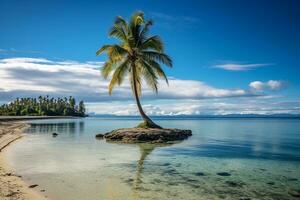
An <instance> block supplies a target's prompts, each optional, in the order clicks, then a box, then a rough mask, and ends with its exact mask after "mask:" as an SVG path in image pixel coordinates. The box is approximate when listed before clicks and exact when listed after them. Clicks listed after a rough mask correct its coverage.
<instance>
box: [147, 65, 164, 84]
mask: <svg viewBox="0 0 300 200" xmlns="http://www.w3.org/2000/svg"><path fill="white" fill-rule="evenodd" d="M145 62H146V63H148V64H149V65H150V66H151V67H152V68H153V70H154V71H155V72H156V73H157V75H158V76H159V77H161V78H163V79H165V81H166V83H167V84H168V85H169V81H168V77H167V75H166V74H165V72H164V71H163V69H162V68H161V66H160V64H158V63H157V62H156V61H154V60H150V61H145Z"/></svg>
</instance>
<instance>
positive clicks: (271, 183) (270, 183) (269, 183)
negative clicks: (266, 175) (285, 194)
mask: <svg viewBox="0 0 300 200" xmlns="http://www.w3.org/2000/svg"><path fill="white" fill-rule="evenodd" d="M267 184H268V185H275V183H274V182H267Z"/></svg>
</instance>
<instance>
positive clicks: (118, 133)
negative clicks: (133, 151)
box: [103, 128, 192, 143]
mask: <svg viewBox="0 0 300 200" xmlns="http://www.w3.org/2000/svg"><path fill="white" fill-rule="evenodd" d="M191 135H192V131H191V130H180V129H160V128H124V129H117V130H113V131H111V132H108V133H105V134H104V136H103V137H104V138H105V139H106V141H115V142H123V143H143V142H150V143H167V142H170V141H178V140H184V139H186V138H188V137H189V136H191Z"/></svg>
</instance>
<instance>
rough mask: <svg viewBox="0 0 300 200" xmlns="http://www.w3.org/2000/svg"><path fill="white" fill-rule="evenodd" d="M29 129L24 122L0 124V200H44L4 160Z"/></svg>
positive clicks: (41, 195)
mask: <svg viewBox="0 0 300 200" xmlns="http://www.w3.org/2000/svg"><path fill="white" fill-rule="evenodd" d="M26 127H27V124H25V123H23V122H0V199H1V200H15V199H18V200H43V199H47V198H46V197H44V196H43V194H42V193H41V192H39V191H37V190H35V189H32V188H30V187H29V185H28V184H27V183H25V182H24V181H23V180H22V177H21V176H19V175H18V174H16V173H15V172H14V171H13V170H12V169H10V167H9V166H8V164H7V163H6V160H5V158H4V154H5V150H6V148H7V147H8V146H9V145H10V144H11V143H12V142H14V141H16V140H18V139H20V138H21V137H23V133H22V131H23V130H24V129H25V128H26Z"/></svg>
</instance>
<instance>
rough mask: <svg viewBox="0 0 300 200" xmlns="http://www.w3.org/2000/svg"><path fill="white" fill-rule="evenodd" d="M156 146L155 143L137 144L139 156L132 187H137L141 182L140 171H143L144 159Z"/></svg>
mask: <svg viewBox="0 0 300 200" xmlns="http://www.w3.org/2000/svg"><path fill="white" fill-rule="evenodd" d="M156 146H157V145H154V144H140V145H139V147H140V152H141V157H140V159H139V160H138V162H137V167H136V177H135V180H134V182H133V189H139V184H140V183H141V182H142V180H141V175H142V171H143V165H144V161H145V159H146V158H147V156H148V155H150V154H151V152H152V151H153V150H154V149H155V147H156Z"/></svg>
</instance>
